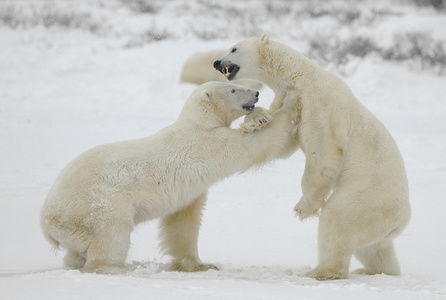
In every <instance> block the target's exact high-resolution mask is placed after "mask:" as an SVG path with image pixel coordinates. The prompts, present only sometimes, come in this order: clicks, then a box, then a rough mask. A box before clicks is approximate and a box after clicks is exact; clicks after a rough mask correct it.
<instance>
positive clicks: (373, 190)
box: [214, 35, 410, 280]
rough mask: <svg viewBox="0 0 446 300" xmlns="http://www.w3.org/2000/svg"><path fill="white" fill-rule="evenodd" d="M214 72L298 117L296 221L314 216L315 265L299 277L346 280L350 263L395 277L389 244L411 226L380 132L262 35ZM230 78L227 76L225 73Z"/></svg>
mask: <svg viewBox="0 0 446 300" xmlns="http://www.w3.org/2000/svg"><path fill="white" fill-rule="evenodd" d="M214 67H215V68H216V69H217V70H220V71H221V72H222V73H226V74H227V76H228V78H232V79H241V78H252V79H255V80H258V81H260V82H262V83H264V84H266V85H268V86H269V87H271V88H272V89H273V90H274V92H275V94H276V95H275V98H274V101H273V103H272V105H271V107H270V112H274V111H276V110H278V109H280V108H281V107H282V105H283V101H284V99H287V100H286V101H291V102H294V105H295V106H296V108H297V111H298V112H300V115H299V116H296V119H298V120H299V122H300V123H299V127H298V136H299V137H298V140H299V146H300V148H301V149H302V150H303V152H304V153H305V156H306V163H305V170H304V174H303V178H302V193H303V196H302V198H301V200H300V201H299V202H298V203H297V205H296V206H295V208H294V209H295V212H296V215H297V216H299V218H300V219H301V220H303V219H305V218H308V217H311V216H318V215H319V213H320V216H319V233H318V243H319V264H318V265H317V267H316V268H314V269H313V270H312V271H310V272H309V273H307V274H305V276H308V277H312V278H316V279H319V280H326V279H338V278H347V277H348V274H349V265H350V259H351V256H352V255H355V256H356V257H357V258H358V259H359V261H360V262H361V263H362V264H363V265H364V268H363V269H361V270H358V271H357V272H358V273H362V274H378V273H385V274H391V275H397V274H400V267H399V264H398V261H397V258H396V255H395V251H394V247H393V239H394V238H395V237H396V236H397V235H398V234H400V233H401V231H402V230H403V229H404V228H405V227H406V225H407V223H408V222H409V218H410V205H409V189H408V183H407V176H406V170H405V167H404V162H403V159H402V157H401V154H400V152H399V150H398V147H397V145H396V143H395V141H394V140H393V138H392V136H391V135H390V133H389V132H388V131H387V129H386V128H385V127H384V125H383V124H382V123H381V122H380V121H379V120H378V119H377V118H376V117H375V116H374V115H373V114H372V113H371V112H370V111H369V110H367V109H366V108H365V107H364V106H363V105H362V104H361V103H360V102H359V101H358V100H357V99H356V97H355V96H354V95H353V93H352V92H351V90H350V89H349V87H348V86H347V85H346V84H345V83H344V81H342V79H340V78H339V77H337V76H336V75H334V74H332V73H330V72H327V71H325V70H323V69H321V68H320V67H318V66H317V65H316V64H314V63H313V62H311V61H310V60H308V59H307V58H305V57H304V56H303V55H301V54H300V53H298V52H297V51H296V50H294V49H292V48H290V47H288V46H286V45H284V44H281V43H278V42H275V41H271V40H269V38H268V36H266V35H263V36H262V37H261V38H260V39H259V38H252V39H248V40H246V41H243V42H241V43H239V44H237V45H235V46H233V47H232V48H231V50H230V52H229V54H227V55H226V56H224V57H223V58H222V59H221V60H218V61H216V62H215V63H214ZM231 71H232V72H231Z"/></svg>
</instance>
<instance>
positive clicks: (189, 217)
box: [41, 82, 297, 274]
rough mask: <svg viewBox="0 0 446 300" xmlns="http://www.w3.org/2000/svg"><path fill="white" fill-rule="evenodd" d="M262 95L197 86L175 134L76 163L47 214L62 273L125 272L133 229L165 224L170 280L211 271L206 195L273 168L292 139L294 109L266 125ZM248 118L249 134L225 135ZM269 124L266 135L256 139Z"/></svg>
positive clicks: (102, 150)
mask: <svg viewBox="0 0 446 300" xmlns="http://www.w3.org/2000/svg"><path fill="white" fill-rule="evenodd" d="M258 95H259V93H258V92H257V91H255V90H250V89H247V88H243V87H241V86H238V85H235V84H231V83H221V82H210V83H207V84H204V85H201V86H199V87H198V88H197V89H196V90H195V91H194V92H193V93H192V95H191V96H190V97H189V99H188V101H187V102H186V104H185V105H184V108H183V110H182V112H181V114H180V116H179V118H178V120H177V121H176V122H175V123H174V124H172V125H171V126H168V127H166V128H164V129H162V130H160V131H159V132H158V133H156V134H155V135H153V136H150V137H147V138H141V139H137V140H130V141H124V142H118V143H113V144H106V145H101V146H98V147H96V148H93V149H91V150H89V151H87V152H85V153H83V154H81V155H80V156H79V157H77V158H75V159H74V160H73V161H72V162H70V163H69V164H68V165H67V166H66V167H65V168H64V169H63V170H62V172H61V173H60V175H59V176H58V178H57V179H56V181H55V183H54V185H53V187H52V189H51V190H50V192H49V194H48V197H47V199H46V201H45V203H44V205H43V208H42V213H41V226H42V229H43V232H44V235H45V237H46V238H47V239H48V241H49V242H50V243H51V244H52V245H53V246H54V247H56V248H59V247H61V248H64V249H66V250H67V253H66V255H65V258H64V263H65V266H66V267H68V268H77V269H82V271H83V272H97V273H106V274H107V273H108V274H114V273H123V272H126V271H127V269H126V268H125V266H124V263H125V259H126V256H127V251H128V249H129V246H130V233H131V231H132V229H133V227H134V226H135V225H136V224H138V223H141V222H144V221H147V220H151V219H154V218H161V219H162V220H161V232H160V239H161V248H162V250H163V251H164V253H165V254H168V255H170V256H172V257H173V261H172V268H173V269H174V270H181V271H202V270H208V269H210V268H215V266H213V265H209V264H203V263H202V262H201V260H200V259H199V257H198V251H197V240H198V230H199V227H200V220H201V211H202V209H203V207H204V205H205V203H206V194H207V190H208V188H209V187H210V186H211V185H212V184H214V183H216V182H217V181H218V180H220V179H223V178H225V177H227V176H230V175H231V174H234V173H236V172H243V171H245V170H247V169H248V168H250V167H251V166H253V165H255V164H262V163H264V162H266V161H269V160H271V159H275V158H277V157H278V156H279V155H280V154H281V153H284V149H285V147H290V145H289V140H290V139H291V140H292V139H293V138H294V137H293V136H296V133H295V130H296V125H295V124H296V123H297V120H295V115H296V112H293V106H291V107H288V108H287V109H283V110H281V111H277V112H276V113H275V114H274V116H273V117H274V120H273V121H269V117H270V116H269V115H268V114H267V113H266V110H264V109H261V108H255V103H256V102H257V101H258ZM254 109H255V111H254V112H253V110H254ZM251 112H252V114H251V115H248V116H247V117H245V123H244V124H242V125H243V128H244V129H245V130H244V131H243V130H240V129H238V130H236V129H231V128H230V127H229V126H230V124H231V122H232V121H233V120H235V119H237V118H239V117H241V116H243V115H246V114H248V113H251ZM257 120H261V121H262V123H263V124H260V123H256V121H257ZM265 121H266V122H267V123H268V124H267V125H266V127H265V128H263V129H262V130H257V131H254V130H255V129H256V128H257V127H259V128H260V127H263V126H265V124H264V123H265ZM250 131H253V132H250ZM291 144H293V143H291ZM295 144H296V145H297V141H296V142H295ZM295 147H297V146H295ZM288 152H289V153H290V154H291V153H292V152H293V151H291V150H290V151H288Z"/></svg>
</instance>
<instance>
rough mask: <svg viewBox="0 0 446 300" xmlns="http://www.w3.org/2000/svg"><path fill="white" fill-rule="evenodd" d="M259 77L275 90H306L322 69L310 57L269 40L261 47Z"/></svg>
mask: <svg viewBox="0 0 446 300" xmlns="http://www.w3.org/2000/svg"><path fill="white" fill-rule="evenodd" d="M258 51H259V57H260V62H261V63H260V64H259V69H260V72H258V78H255V79H257V80H259V81H261V82H263V83H265V84H266V85H268V86H269V87H270V88H271V89H273V90H274V91H283V90H286V89H289V88H297V89H298V90H300V91H304V90H305V88H306V87H307V86H309V83H310V82H314V81H315V78H317V77H318V76H317V74H318V72H319V70H322V69H320V68H319V67H318V66H317V65H316V64H314V63H313V62H312V61H310V60H309V59H308V58H306V57H305V56H303V55H302V54H300V53H299V52H297V51H296V50H294V49H292V48H291V47H288V46H287V45H284V44H281V43H278V42H275V41H269V43H268V44H267V45H266V46H265V47H260V48H259V50H258Z"/></svg>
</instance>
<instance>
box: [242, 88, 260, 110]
mask: <svg viewBox="0 0 446 300" xmlns="http://www.w3.org/2000/svg"><path fill="white" fill-rule="evenodd" d="M257 96H258V92H257ZM257 96H256V98H255V99H253V100H251V101H249V102H248V103H245V104H243V105H242V108H243V109H244V110H246V111H247V112H252V111H253V110H254V108H255V107H256V105H255V104H256V103H257V102H258V101H259V99H258V98H257Z"/></svg>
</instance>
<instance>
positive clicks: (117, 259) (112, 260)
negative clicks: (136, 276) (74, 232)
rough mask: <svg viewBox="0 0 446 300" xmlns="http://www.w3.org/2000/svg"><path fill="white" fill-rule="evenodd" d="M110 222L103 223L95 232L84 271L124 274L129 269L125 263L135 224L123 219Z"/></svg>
mask: <svg viewBox="0 0 446 300" xmlns="http://www.w3.org/2000/svg"><path fill="white" fill-rule="evenodd" d="M110 223H111V224H110ZM110 223H109V224H103V225H104V226H103V227H102V228H101V230H99V231H97V232H95V236H94V238H92V239H91V243H90V246H89V247H88V250H87V261H86V264H85V266H84V268H83V269H82V272H86V273H98V274H124V273H127V272H128V271H129V268H127V267H125V265H124V264H125V259H126V257H127V252H128V249H129V247H130V234H131V231H132V229H133V225H132V224H131V223H129V222H125V221H122V220H121V221H118V220H115V222H110Z"/></svg>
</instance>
